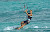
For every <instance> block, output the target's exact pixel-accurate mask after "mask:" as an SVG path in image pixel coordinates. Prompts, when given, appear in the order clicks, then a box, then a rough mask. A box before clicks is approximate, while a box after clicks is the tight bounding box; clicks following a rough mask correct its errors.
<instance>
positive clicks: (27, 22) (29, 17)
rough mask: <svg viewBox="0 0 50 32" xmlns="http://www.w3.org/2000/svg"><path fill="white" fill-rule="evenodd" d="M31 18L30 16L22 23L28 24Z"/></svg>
mask: <svg viewBox="0 0 50 32" xmlns="http://www.w3.org/2000/svg"><path fill="white" fill-rule="evenodd" d="M28 14H30V13H28ZM31 18H32V17H31V16H28V19H27V20H26V21H24V23H26V24H28V21H30V20H31Z"/></svg>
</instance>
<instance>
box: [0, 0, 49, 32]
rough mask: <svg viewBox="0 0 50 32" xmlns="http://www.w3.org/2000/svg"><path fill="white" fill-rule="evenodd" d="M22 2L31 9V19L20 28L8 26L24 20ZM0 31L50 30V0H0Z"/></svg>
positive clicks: (39, 31) (30, 31)
mask: <svg viewBox="0 0 50 32" xmlns="http://www.w3.org/2000/svg"><path fill="white" fill-rule="evenodd" d="M24 4H27V7H28V10H30V9H32V10H33V12H32V14H33V16H32V17H33V18H32V20H31V21H30V23H29V24H28V25H26V26H24V27H23V28H22V29H20V30H15V29H12V28H10V27H13V26H18V25H19V26H20V23H21V22H22V21H24V20H26V14H25V13H24V12H23V9H24ZM28 12H29V11H28ZM0 32H50V0H0Z"/></svg>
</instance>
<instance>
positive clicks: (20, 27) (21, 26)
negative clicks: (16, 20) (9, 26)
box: [18, 23, 26, 30]
mask: <svg viewBox="0 0 50 32" xmlns="http://www.w3.org/2000/svg"><path fill="white" fill-rule="evenodd" d="M25 25H26V23H24V24H23V25H22V26H21V27H19V28H18V30H19V29H21V28H22V27H23V26H25Z"/></svg>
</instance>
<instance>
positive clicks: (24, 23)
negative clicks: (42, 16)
mask: <svg viewBox="0 0 50 32" xmlns="http://www.w3.org/2000/svg"><path fill="white" fill-rule="evenodd" d="M27 11H28V10H27V9H26V10H25V12H26V14H27V16H28V19H27V20H26V21H22V22H21V27H19V28H18V30H19V29H21V28H23V26H25V25H27V24H29V23H30V20H31V18H32V10H30V13H27Z"/></svg>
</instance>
